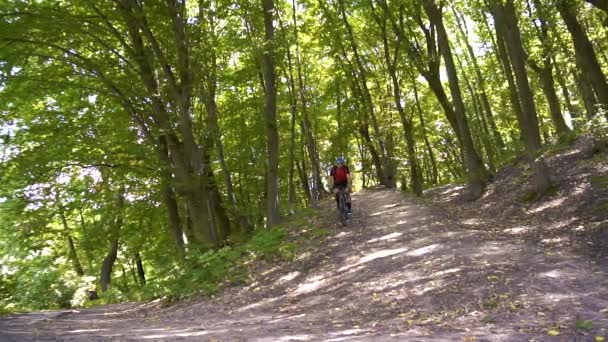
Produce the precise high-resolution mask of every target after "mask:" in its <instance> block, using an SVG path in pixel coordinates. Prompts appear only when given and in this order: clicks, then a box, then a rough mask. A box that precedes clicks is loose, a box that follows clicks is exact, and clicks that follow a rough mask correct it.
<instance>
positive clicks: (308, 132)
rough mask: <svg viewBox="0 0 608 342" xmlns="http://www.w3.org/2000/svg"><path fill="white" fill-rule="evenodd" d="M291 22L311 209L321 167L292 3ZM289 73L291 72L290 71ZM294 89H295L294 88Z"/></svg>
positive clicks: (315, 204)
mask: <svg viewBox="0 0 608 342" xmlns="http://www.w3.org/2000/svg"><path fill="white" fill-rule="evenodd" d="M292 20H293V32H294V40H295V46H296V56H295V57H296V66H297V68H296V71H297V75H298V89H299V91H298V94H299V97H300V103H301V107H300V108H301V111H302V117H301V119H300V120H301V122H302V124H303V126H302V128H303V130H304V134H305V138H306V149H307V150H308V156H309V158H310V165H311V167H312V174H313V175H312V180H313V184H312V188H311V199H312V203H311V204H312V207H313V208H317V207H318V201H319V197H320V194H321V186H322V185H321V184H322V183H321V182H320V181H319V180H320V179H321V167H320V163H319V152H318V150H317V143H316V141H315V137H314V135H313V129H312V125H311V122H310V118H309V116H308V101H307V98H306V88H305V87H304V78H303V75H302V60H301V55H300V43H299V38H298V21H297V18H296V2H295V0H293V1H292ZM290 69H291V62H290ZM290 72H291V71H290ZM294 89H295V88H294Z"/></svg>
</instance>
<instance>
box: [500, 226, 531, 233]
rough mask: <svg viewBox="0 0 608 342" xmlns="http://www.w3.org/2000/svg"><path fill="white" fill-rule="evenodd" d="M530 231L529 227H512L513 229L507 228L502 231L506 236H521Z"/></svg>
mask: <svg viewBox="0 0 608 342" xmlns="http://www.w3.org/2000/svg"><path fill="white" fill-rule="evenodd" d="M529 230H530V227H525V226H517V227H513V228H507V229H505V230H503V232H504V233H507V234H522V233H526V232H528V231H529Z"/></svg>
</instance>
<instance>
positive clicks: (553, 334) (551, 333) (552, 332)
mask: <svg viewBox="0 0 608 342" xmlns="http://www.w3.org/2000/svg"><path fill="white" fill-rule="evenodd" d="M547 334H549V336H557V335H559V331H557V330H555V329H550V330H549V331H547Z"/></svg>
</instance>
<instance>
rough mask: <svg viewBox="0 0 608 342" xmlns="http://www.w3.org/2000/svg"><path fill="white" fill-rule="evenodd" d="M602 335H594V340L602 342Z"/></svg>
mask: <svg viewBox="0 0 608 342" xmlns="http://www.w3.org/2000/svg"><path fill="white" fill-rule="evenodd" d="M604 340H605V338H604V336H595V342H604Z"/></svg>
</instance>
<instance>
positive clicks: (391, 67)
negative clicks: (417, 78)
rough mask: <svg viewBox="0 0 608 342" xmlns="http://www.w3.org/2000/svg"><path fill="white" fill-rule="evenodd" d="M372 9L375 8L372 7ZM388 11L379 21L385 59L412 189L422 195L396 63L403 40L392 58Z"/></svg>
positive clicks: (409, 119)
mask: <svg viewBox="0 0 608 342" xmlns="http://www.w3.org/2000/svg"><path fill="white" fill-rule="evenodd" d="M372 11H374V9H373V8H372ZM386 19H387V18H386V12H385V15H384V18H382V19H381V18H378V17H377V21H378V24H379V25H380V28H381V29H382V42H383V46H384V59H385V63H386V66H387V70H388V73H389V76H390V78H391V80H392V82H393V87H392V88H393V99H394V101H395V107H396V108H397V112H398V113H399V117H400V118H401V123H402V124H403V134H404V136H405V142H406V146H407V159H408V164H409V166H410V181H411V187H412V191H413V192H414V194H416V196H422V180H421V179H420V178H421V177H420V167H419V166H418V159H417V158H416V150H415V149H416V143H415V141H414V125H413V122H412V120H411V117H408V116H407V115H406V113H405V109H404V108H403V105H402V97H401V87H400V85H399V79H398V78H397V71H396V70H395V69H396V64H397V59H398V55H399V48H400V46H401V41H400V40H398V41H397V47H396V48H395V54H394V57H393V58H392V59H391V54H390V50H389V45H388V37H387V30H386Z"/></svg>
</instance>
